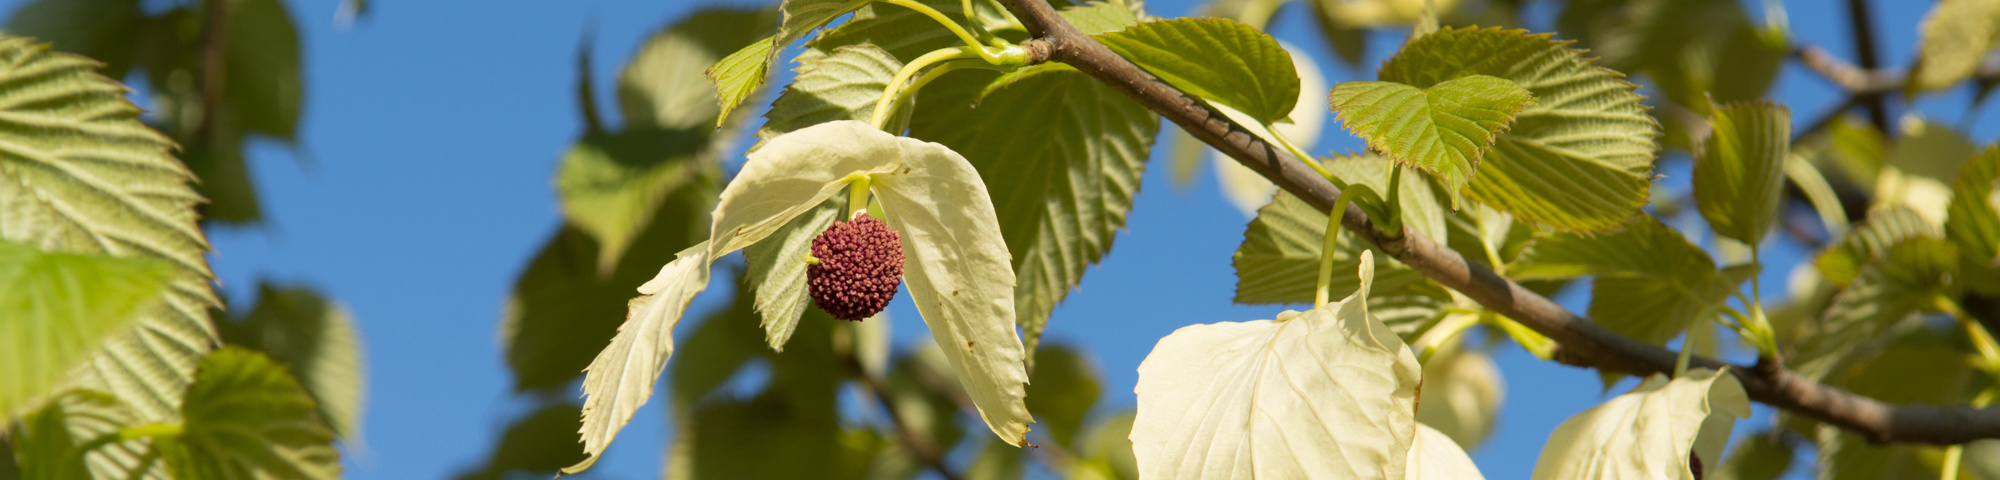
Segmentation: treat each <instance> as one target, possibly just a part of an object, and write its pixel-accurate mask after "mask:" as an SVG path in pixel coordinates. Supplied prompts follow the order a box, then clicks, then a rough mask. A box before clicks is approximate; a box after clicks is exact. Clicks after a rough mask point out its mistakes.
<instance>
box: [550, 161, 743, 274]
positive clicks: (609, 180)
mask: <svg viewBox="0 0 2000 480" xmlns="http://www.w3.org/2000/svg"><path fill="white" fill-rule="evenodd" d="M718 138H720V137H718ZM708 141H710V138H708V137H706V136H705V135H702V132H700V131H696V130H678V131H660V130H626V131H624V132H620V133H616V134H610V135H601V136H590V137H585V138H584V139H583V140H582V141H580V142H577V144H576V145H573V146H571V147H570V150H569V152H568V153H565V154H564V155H563V158H562V160H561V163H560V164H558V165H557V166H556V175H555V177H556V178H555V183H556V198H557V199H559V200H561V202H562V209H563V216H564V217H565V218H567V219H568V220H569V223H570V224H571V225H575V226H576V227H577V228H578V229H581V230H583V231H585V232H589V233H590V235H591V236H592V237H594V238H596V239H597V244H598V247H599V248H598V254H597V262H596V265H597V268H598V270H599V271H600V272H601V273H602V274H604V275H610V274H611V270H612V269H613V268H616V267H617V264H618V259H619V258H620V257H623V256H624V255H625V251H626V249H628V248H630V247H631V246H632V244H633V241H635V240H637V239H638V236H639V234H640V233H641V232H643V231H645V229H646V227H647V226H648V225H649V224H650V222H651V221H652V220H653V218H654V217H655V216H657V215H658V213H659V209H661V208H663V207H662V204H663V203H665V201H666V197H667V196H668V195H669V194H672V193H674V192H675V191H677V190H680V189H682V188H683V187H686V186H687V185H689V184H690V183H692V182H697V181H702V180H706V178H704V177H705V175H707V174H709V169H711V168H713V167H712V165H713V163H712V162H713V157H714V156H713V155H712V154H711V152H709V150H710V148H709V145H708V144H707V142H708ZM723 141H724V142H725V143H726V142H727V140H723Z"/></svg>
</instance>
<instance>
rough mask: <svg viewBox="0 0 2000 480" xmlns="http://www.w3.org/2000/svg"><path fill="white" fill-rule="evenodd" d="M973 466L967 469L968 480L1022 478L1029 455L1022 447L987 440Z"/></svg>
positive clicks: (1018, 479) (974, 459)
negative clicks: (1023, 463) (1024, 463)
mask: <svg viewBox="0 0 2000 480" xmlns="http://www.w3.org/2000/svg"><path fill="white" fill-rule="evenodd" d="M984 444H985V446H984V447H982V448H980V450H979V456H978V457H975V458H973V459H972V466H970V467H967V468H966V469H965V478H966V480H1020V479H1021V478H1022V473H1023V469H1024V468H1023V465H1022V462H1023V461H1025V460H1027V458H1026V457H1027V456H1026V455H1025V454H1023V453H1022V451H1021V450H1022V449H1021V448H1020V447H1016V446H1013V445H1008V444H1006V443H1004V442H997V441H993V440H987V441H985V442H984Z"/></svg>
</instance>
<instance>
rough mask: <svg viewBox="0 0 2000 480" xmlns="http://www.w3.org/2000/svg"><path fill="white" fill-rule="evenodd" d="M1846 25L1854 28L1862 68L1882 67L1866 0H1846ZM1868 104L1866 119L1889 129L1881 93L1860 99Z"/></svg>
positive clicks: (1885, 107)
mask: <svg viewBox="0 0 2000 480" xmlns="http://www.w3.org/2000/svg"><path fill="white" fill-rule="evenodd" d="M1847 20H1848V26H1850V27H1852V28H1853V30H1854V32H1853V33H1854V56H1855V59H1856V60H1857V61H1859V62H1860V63H1861V68H1862V69H1864V70H1874V69H1877V68H1882V62H1881V60H1879V59H1878V56H1877V55H1876V49H1877V46H1876V43H1875V16H1874V15H1870V14H1869V13H1868V0H1847ZM1862 103H1863V104H1866V105H1868V121H1870V122H1874V123H1875V128H1879V129H1882V131H1884V132H1888V131H1889V106H1888V102H1887V101H1886V99H1884V98H1883V96H1882V95H1870V96H1868V97H1866V98H1863V99H1862Z"/></svg>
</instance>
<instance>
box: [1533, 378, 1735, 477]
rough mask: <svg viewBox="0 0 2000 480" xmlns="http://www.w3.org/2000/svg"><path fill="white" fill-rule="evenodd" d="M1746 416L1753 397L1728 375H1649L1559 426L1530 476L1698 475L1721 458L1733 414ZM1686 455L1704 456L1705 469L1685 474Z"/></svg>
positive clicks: (1550, 436) (1688, 468)
mask: <svg viewBox="0 0 2000 480" xmlns="http://www.w3.org/2000/svg"><path fill="white" fill-rule="evenodd" d="M1748 416H1750V398H1749V397H1748V396H1746V395H1745V394H1744V393H1743V385H1742V384H1740V383H1737V382H1736V377H1735V376H1733V375H1729V374H1727V373H1724V372H1716V371H1714V370H1708V369H1697V370H1688V372H1687V374H1686V375H1683V376H1681V377H1680V378H1675V379H1673V380H1672V381H1668V380H1667V376H1666V375H1662V374H1654V375H1653V376H1652V377H1650V378H1647V379H1646V382H1645V383H1641V384H1639V387H1638V388H1635V389H1633V390H1632V392H1631V393H1627V394H1624V395H1619V396H1618V397H1617V398H1613V399H1611V400H1610V401H1607V402H1604V404H1603V405H1598V406H1597V407H1594V408H1591V409H1590V410H1586V411H1584V412H1583V413H1579V414H1576V416H1574V417H1570V418H1569V420H1565V421H1563V423H1562V425H1559V426H1557V427H1556V431H1555V433H1552V434H1550V435H1549V443H1548V445H1546V446H1543V447H1542V455H1541V458H1540V459H1538V460H1537V461H1536V462H1535V474H1534V476H1533V477H1532V478H1533V479H1534V480H1555V479H1561V480H1598V479H1618V478H1663V476H1664V478H1676V477H1677V478H1683V479H1685V478H1697V477H1703V475H1702V473H1710V472H1713V471H1714V470H1715V466H1716V464H1718V463H1719V461H1720V460H1721V459H1722V447H1723V444H1724V442H1727V441H1729V431H1730V429H1731V428H1733V427H1734V426H1735V424H1736V419H1738V418H1743V417H1748ZM1690 456H1692V457H1694V458H1699V459H1701V460H1700V462H1701V466H1702V467H1704V468H1703V469H1702V470H1703V472H1702V473H1693V475H1694V476H1690V473H1692V472H1690V469H1691V468H1693V465H1692V462H1689V461H1688V459H1689V457H1690ZM1704 478H1705V477H1704Z"/></svg>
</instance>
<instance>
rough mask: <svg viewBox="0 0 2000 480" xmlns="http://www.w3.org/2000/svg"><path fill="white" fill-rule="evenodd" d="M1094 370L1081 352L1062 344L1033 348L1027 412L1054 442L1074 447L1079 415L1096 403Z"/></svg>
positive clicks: (1096, 389) (1078, 428)
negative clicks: (1032, 371) (1033, 369)
mask: <svg viewBox="0 0 2000 480" xmlns="http://www.w3.org/2000/svg"><path fill="white" fill-rule="evenodd" d="M1100 383H1103V381H1102V380H1100V379H1099V378H1098V374H1097V369H1096V368H1095V367H1093V366H1092V365H1091V362H1090V359H1089V358H1087V357H1085V356H1084V354H1083V352H1080V351H1077V350H1075V349H1073V348H1070V347H1067V346H1062V345H1050V346H1048V347H1046V348H1041V349H1037V350H1035V371H1034V373H1033V374H1032V375H1030V376H1029V377H1028V411H1031V412H1035V413H1036V414H1037V415H1039V416H1040V422H1039V423H1041V424H1042V425H1044V426H1045V428H1047V429H1048V433H1049V437H1051V438H1054V439H1055V440H1056V445H1058V446H1061V447H1068V448H1075V447H1076V440H1077V434H1078V433H1079V432H1081V431H1082V430H1083V417H1084V415H1086V414H1089V413H1090V407H1091V406H1092V405H1096V404H1097V397H1098V394H1099V393H1100V392H1099V390H1100V389H1101V387H1100V386H1099V384H1100Z"/></svg>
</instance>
